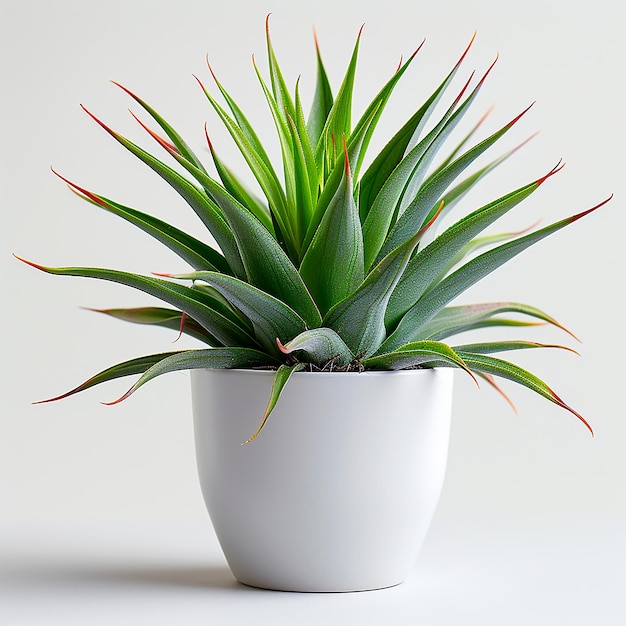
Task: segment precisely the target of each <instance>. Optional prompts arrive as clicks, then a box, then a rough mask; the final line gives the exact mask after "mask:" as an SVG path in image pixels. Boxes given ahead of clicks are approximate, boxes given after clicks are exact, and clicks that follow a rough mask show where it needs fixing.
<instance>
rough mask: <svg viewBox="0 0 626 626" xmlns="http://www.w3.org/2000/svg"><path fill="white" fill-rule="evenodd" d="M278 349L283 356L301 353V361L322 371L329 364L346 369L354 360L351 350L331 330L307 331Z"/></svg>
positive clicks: (314, 329)
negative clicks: (311, 364)
mask: <svg viewBox="0 0 626 626" xmlns="http://www.w3.org/2000/svg"><path fill="white" fill-rule="evenodd" d="M278 347H279V348H280V351H281V352H282V353H283V354H292V353H293V352H299V353H300V358H301V360H304V361H306V362H307V363H313V364H315V365H316V366H317V367H319V368H320V369H323V368H324V366H325V365H326V364H327V363H329V362H332V363H333V364H336V365H338V366H340V367H345V366H346V365H348V364H349V363H350V362H351V361H353V360H354V355H353V354H352V352H350V348H348V346H346V344H345V343H344V341H343V339H342V338H341V337H340V336H339V335H338V334H337V333H336V332H335V331H334V330H332V329H331V328H313V329H311V330H305V331H304V332H303V333H300V334H299V335H298V336H297V337H294V338H293V339H292V340H291V341H289V342H287V343H286V344H285V345H284V346H283V345H282V344H279V346H278Z"/></svg>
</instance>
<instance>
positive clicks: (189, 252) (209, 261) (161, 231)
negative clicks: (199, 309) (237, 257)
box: [53, 170, 232, 274]
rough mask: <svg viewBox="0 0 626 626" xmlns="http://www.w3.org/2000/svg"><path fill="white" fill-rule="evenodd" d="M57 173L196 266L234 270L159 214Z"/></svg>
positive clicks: (91, 199) (94, 201) (76, 189)
mask: <svg viewBox="0 0 626 626" xmlns="http://www.w3.org/2000/svg"><path fill="white" fill-rule="evenodd" d="M53 171H54V170H53ZM55 174H56V175H57V176H58V177H59V178H61V179H62V180H64V181H65V182H66V183H67V184H68V185H69V186H70V189H72V191H74V193H76V194H77V195H78V196H79V197H80V198H82V199H83V200H86V201H87V202H90V203H91V204H94V205H96V206H98V207H100V208H102V209H105V210H106V211H109V212H110V213H113V214H114V215H117V216H118V217H121V218H123V219H125V220H126V221H128V222H130V223H131V224H133V225H134V226H137V227H138V228H141V230H143V231H144V232H146V233H148V234H149V235H151V236H152V237H154V238H155V239H157V240H158V241H160V242H161V243H162V244H164V245H165V246H167V247H168V248H169V249H170V250H172V251H173V252H175V253H176V254H177V255H178V256H179V257H180V258H181V259H183V260H185V261H186V262H187V263H189V265H191V266H192V267H193V268H194V269H197V270H211V271H214V270H215V271H219V272H222V273H224V274H231V273H232V272H231V269H230V267H229V266H228V263H227V262H226V259H225V258H224V257H223V256H222V255H221V254H220V253H219V252H217V251H216V250H214V249H213V248H211V246H208V245H207V244H205V243H203V242H201V241H199V240H198V239H196V238H194V237H192V236H191V235H188V234H187V233H185V232H183V231H182V230H179V229H178V228H175V227H174V226H171V225H170V224H168V223H167V222H164V221H162V220H160V219H157V218H156V217H152V216H151V215H148V214H146V213H142V212H141V211H137V210H136V209H132V208H130V207H127V206H124V205H123V204H119V203H118V202H114V201H113V200H109V199H108V198H105V197H104V196H101V195H98V194H95V193H92V192H90V191H87V190H86V189H83V188H82V187H79V186H78V185H75V184H74V183H72V182H71V181H69V180H68V179H67V178H64V177H63V176H61V175H60V174H58V173H56V172H55Z"/></svg>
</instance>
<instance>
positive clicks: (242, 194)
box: [207, 134, 273, 233]
mask: <svg viewBox="0 0 626 626" xmlns="http://www.w3.org/2000/svg"><path fill="white" fill-rule="evenodd" d="M207 142H208V144H209V150H210V151H211V157H212V158H213V163H214V165H215V169H216V170H217V173H218V176H219V177H220V180H221V181H222V184H223V185H224V189H226V191H228V193H229V194H230V195H231V196H232V197H233V198H234V199H235V200H237V201H238V202H239V203H240V204H242V205H243V206H245V207H246V208H247V209H249V210H250V212H251V213H253V214H254V215H255V216H256V217H257V218H258V219H259V220H260V222H261V223H262V224H263V226H265V228H267V229H268V230H269V231H270V232H272V233H273V225H272V217H271V215H270V210H269V208H268V207H267V206H265V205H264V204H263V202H262V201H261V200H259V199H258V198H257V197H256V196H255V195H253V194H252V193H251V192H250V191H248V189H246V187H245V186H244V185H243V183H241V182H240V181H239V179H238V178H237V177H236V176H235V175H234V174H233V173H232V172H231V171H230V169H229V168H228V167H226V165H224V163H223V162H222V161H221V159H220V158H219V157H218V155H217V152H216V151H215V148H214V147H213V144H212V142H211V140H210V139H209V136H208V134H207Z"/></svg>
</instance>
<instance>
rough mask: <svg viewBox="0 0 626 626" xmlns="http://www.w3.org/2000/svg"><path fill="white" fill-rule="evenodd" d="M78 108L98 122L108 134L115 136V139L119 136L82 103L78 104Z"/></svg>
mask: <svg viewBox="0 0 626 626" xmlns="http://www.w3.org/2000/svg"><path fill="white" fill-rule="evenodd" d="M80 108H81V109H82V110H83V111H84V112H85V113H87V115H89V117H90V118H91V119H92V120H93V121H94V122H96V123H97V124H99V125H100V126H101V127H102V128H103V129H104V130H106V132H107V133H109V135H111V136H112V137H115V138H116V139H117V138H118V137H119V134H118V133H116V132H115V131H114V130H113V129H112V128H110V127H109V126H107V125H106V124H105V123H104V122H103V121H102V120H101V119H99V118H97V117H96V116H95V115H94V114H93V113H92V112H91V111H90V110H89V109H88V108H87V107H86V106H85V105H84V104H81V105H80Z"/></svg>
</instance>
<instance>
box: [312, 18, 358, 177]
mask: <svg viewBox="0 0 626 626" xmlns="http://www.w3.org/2000/svg"><path fill="white" fill-rule="evenodd" d="M362 30H363V28H362V27H361V30H360V31H359V34H358V36H357V39H356V43H355V44H354V49H353V51H352V57H351V58H350V63H349V65H348V69H347V70H346V74H345V76H344V79H343V82H342V83H341V87H340V88H339V91H338V92H337V97H336V98H335V100H334V102H333V105H332V107H331V109H330V112H329V113H328V117H327V119H326V123H325V124H324V128H323V130H322V133H321V135H320V140H319V142H318V144H317V147H316V149H315V162H316V165H317V169H318V171H324V172H326V175H325V176H324V180H326V177H327V175H328V174H329V173H330V172H331V171H332V169H333V167H334V165H335V161H336V160H337V158H338V156H339V154H337V150H336V142H337V141H338V140H340V138H341V137H344V136H345V137H349V136H350V131H351V129H352V94H353V91H354V77H355V75H356V64H357V59H358V56H359V43H360V41H361V32H362Z"/></svg>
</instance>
